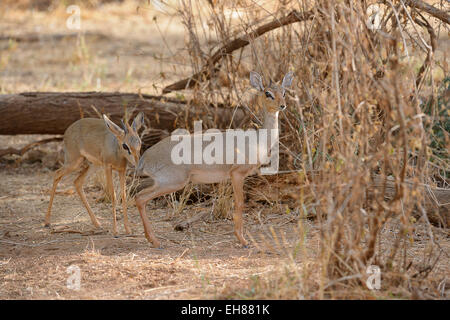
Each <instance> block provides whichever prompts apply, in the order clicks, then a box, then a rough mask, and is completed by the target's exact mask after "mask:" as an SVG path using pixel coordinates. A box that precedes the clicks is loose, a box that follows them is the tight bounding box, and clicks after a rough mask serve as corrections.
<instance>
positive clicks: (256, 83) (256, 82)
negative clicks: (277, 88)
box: [250, 71, 264, 91]
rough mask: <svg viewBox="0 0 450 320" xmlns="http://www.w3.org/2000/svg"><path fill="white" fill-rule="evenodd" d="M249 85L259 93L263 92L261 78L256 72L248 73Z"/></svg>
mask: <svg viewBox="0 0 450 320" xmlns="http://www.w3.org/2000/svg"><path fill="white" fill-rule="evenodd" d="M250 84H251V85H252V86H253V87H254V88H256V89H257V90H259V91H264V85H263V81H262V77H261V76H260V75H259V73H258V72H255V71H250Z"/></svg>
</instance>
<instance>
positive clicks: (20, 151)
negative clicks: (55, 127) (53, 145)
mask: <svg viewBox="0 0 450 320" xmlns="http://www.w3.org/2000/svg"><path fill="white" fill-rule="evenodd" d="M62 139H63V138H62V137H55V138H48V139H43V140H39V141H35V142H32V143H30V144H27V145H26V146H25V147H23V148H21V149H16V148H11V147H10V148H7V149H1V150H0V157H3V156H5V155H8V154H16V155H19V156H23V155H24V154H25V152H27V151H29V150H31V149H32V148H34V147H37V146H39V145H41V144H45V143H49V142H55V141H62Z"/></svg>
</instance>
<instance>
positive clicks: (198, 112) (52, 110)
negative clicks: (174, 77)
mask: <svg viewBox="0 0 450 320" xmlns="http://www.w3.org/2000/svg"><path fill="white" fill-rule="evenodd" d="M190 105H191V104H190V103H189V102H182V101H178V100H175V99H169V98H165V97H158V96H150V95H139V94H131V93H101V92H63V93H57V92H55V93H50V92H30V93H20V94H7V95H0V115H1V116H0V134H3V135H14V134H63V133H64V131H65V130H66V129H67V127H69V126H70V125H71V124H72V123H73V122H75V121H77V120H78V119H80V118H82V117H95V118H98V117H99V114H98V113H97V112H96V111H95V110H97V111H98V112H99V113H105V114H107V115H108V116H109V117H110V118H111V119H112V120H113V121H114V122H116V123H119V122H120V119H121V118H122V117H123V115H124V112H125V109H126V110H127V112H128V113H130V114H131V113H132V116H134V115H135V114H137V113H138V112H139V111H143V112H144V113H145V115H146V116H147V119H148V120H149V121H150V127H151V128H152V129H156V130H165V131H167V132H168V133H170V132H171V131H173V130H175V129H176V128H180V127H186V126H192V121H193V120H196V119H203V120H205V119H208V121H213V122H214V123H215V125H216V126H217V127H218V128H227V127H228V126H229V125H230V122H232V127H240V126H241V124H242V122H243V121H245V120H246V118H247V117H246V115H245V113H244V112H243V111H242V109H240V108H238V109H236V112H234V108H225V107H216V108H201V107H196V108H190ZM93 107H94V108H95V109H94V108H93ZM232 119H233V121H231V120H232Z"/></svg>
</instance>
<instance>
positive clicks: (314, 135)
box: [176, 0, 449, 298]
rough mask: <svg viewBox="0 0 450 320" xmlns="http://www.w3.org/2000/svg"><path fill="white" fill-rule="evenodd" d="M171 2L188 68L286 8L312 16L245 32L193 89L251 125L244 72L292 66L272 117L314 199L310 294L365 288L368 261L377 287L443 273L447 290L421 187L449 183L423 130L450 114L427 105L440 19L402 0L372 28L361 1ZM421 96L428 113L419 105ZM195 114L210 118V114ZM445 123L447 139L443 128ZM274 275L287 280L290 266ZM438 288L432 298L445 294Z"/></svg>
mask: <svg viewBox="0 0 450 320" xmlns="http://www.w3.org/2000/svg"><path fill="white" fill-rule="evenodd" d="M180 3H181V4H180V5H179V7H176V9H177V10H178V11H177V13H178V15H179V17H180V18H181V19H182V20H183V22H184V25H185V27H186V34H187V38H186V39H187V40H186V46H187V48H186V51H187V54H188V61H185V63H188V64H190V65H191V67H192V73H197V72H199V71H201V70H202V68H203V67H204V66H205V64H206V63H207V59H208V57H210V55H211V53H212V52H214V49H216V48H218V47H219V46H221V45H223V44H225V43H228V42H229V41H230V40H231V39H233V38H234V37H235V36H236V35H243V34H244V35H245V34H248V33H249V32H251V31H252V30H254V29H256V27H257V26H259V25H262V24H263V23H265V22H267V21H270V20H272V19H274V18H281V17H283V16H286V15H287V14H288V13H289V12H291V10H294V9H295V10H298V12H304V11H307V10H311V12H312V14H313V18H312V19H309V20H307V21H304V22H301V23H294V24H290V25H287V26H284V27H282V28H277V29H276V30H273V31H271V32H268V33H266V34H264V35H263V36H260V37H258V38H255V39H250V44H249V45H248V46H246V47H245V48H242V49H239V50H236V51H234V52H233V53H232V54H229V55H226V56H225V57H224V58H223V59H222V60H220V62H219V64H217V65H215V66H209V74H208V77H206V78H204V79H203V81H202V82H201V83H200V84H199V85H197V86H196V87H194V89H193V91H192V96H193V98H194V101H195V102H197V103H198V104H200V105H202V106H204V107H205V109H206V108H207V107H209V106H210V105H211V104H212V105H213V106H214V105H219V104H226V105H229V106H233V107H234V106H241V107H243V108H246V109H247V110H248V111H249V112H250V113H251V114H252V116H254V117H253V119H254V122H255V124H253V126H256V127H257V126H259V125H260V124H261V122H260V121H259V120H258V119H257V117H258V116H259V114H258V110H253V109H252V105H251V99H250V96H251V92H250V91H249V84H248V80H247V79H248V70H256V71H258V72H260V73H261V74H263V75H265V77H266V79H269V77H272V80H280V79H281V78H282V76H283V75H284V74H285V73H286V72H287V71H289V70H292V71H293V72H294V73H295V81H294V88H293V89H292V90H291V91H290V92H289V93H288V100H289V103H288V104H289V108H288V110H287V111H285V113H284V114H283V113H282V114H281V115H280V122H281V128H282V129H281V138H280V148H281V151H282V152H283V153H284V154H287V155H288V156H287V157H286V158H285V159H284V158H283V162H282V163H281V166H282V168H281V169H283V170H300V171H302V172H303V173H306V174H304V175H303V176H302V181H301V182H302V186H301V187H302V188H300V186H299V190H300V189H301V190H304V189H303V188H304V187H305V186H306V188H307V189H308V190H309V192H310V196H312V197H313V199H314V203H315V205H314V208H312V209H309V210H314V212H315V213H316V216H317V224H318V227H319V229H320V235H321V236H320V256H319V258H318V263H319V266H320V277H319V279H318V280H317V287H315V290H317V291H316V292H317V295H309V296H310V297H314V296H315V297H318V298H327V297H328V298H329V297H346V296H347V297H355V295H354V294H353V295H350V294H349V293H350V292H365V293H364V294H361V295H359V297H365V296H366V294H367V289H366V287H365V280H366V279H367V277H368V276H369V275H368V274H367V272H366V270H367V267H368V266H369V265H377V266H379V267H380V268H381V271H382V274H383V282H382V290H390V289H391V288H393V287H395V288H401V289H402V290H403V291H402V292H403V293H404V294H402V296H405V295H406V296H408V297H411V296H413V294H412V293H413V292H417V290H420V289H419V288H420V287H421V285H422V284H423V283H425V282H426V281H430V285H431V286H432V287H433V288H435V289H436V288H437V284H438V283H440V284H441V285H442V281H444V287H445V277H444V278H443V277H442V274H438V273H433V270H434V267H435V266H436V264H437V262H438V260H439V259H448V252H445V250H444V249H443V248H442V247H441V246H440V244H439V239H438V238H439V237H438V236H437V235H436V234H435V233H434V232H435V231H434V229H433V228H432V226H431V225H430V224H429V221H428V218H427V215H426V213H425V210H424V208H425V207H426V206H425V204H424V194H423V192H421V191H420V189H419V186H420V185H421V184H425V185H429V186H443V187H445V186H448V182H449V180H448V174H449V159H448V157H440V158H439V157H438V156H436V153H433V145H432V141H433V139H434V137H433V136H431V135H430V131H429V130H426V128H429V127H430V125H431V126H433V124H434V123H435V122H436V121H444V122H446V121H448V118H447V120H446V119H443V118H442V117H448V112H446V113H445V114H444V113H442V114H441V115H440V116H438V113H436V112H435V110H438V107H439V105H438V101H439V99H438V97H437V92H438V87H439V86H440V83H441V81H442V80H443V78H444V77H443V75H445V74H447V72H448V70H447V69H446V63H445V61H440V62H439V63H436V62H435V61H434V59H433V54H431V53H430V50H431V49H432V48H433V50H435V48H434V46H435V38H434V37H436V35H437V34H441V33H443V32H445V31H446V30H447V31H448V29H447V26H445V25H443V24H442V23H440V22H439V20H437V19H434V18H431V17H429V16H427V17H426V18H425V17H424V16H422V14H420V13H419V12H418V11H417V10H414V9H412V8H411V7H409V6H406V5H405V4H404V2H403V1H393V3H391V2H385V3H384V4H379V7H380V8H381V11H382V14H381V24H380V29H379V30H375V31H372V30H370V29H369V28H368V27H367V25H366V22H367V21H368V20H369V17H368V14H367V7H368V6H369V5H370V4H371V2H369V1H352V0H348V1H325V0H317V1H313V2H311V1H289V0H286V1H272V2H271V1H266V2H263V3H262V4H259V2H258V3H257V2H255V1H245V0H241V1H226V2H225V1H220V2H211V3H212V5H208V4H207V3H206V2H205V1H189V0H185V1H181V2H180ZM428 21H429V24H428ZM183 54H184V56H185V52H183ZM426 56H428V58H426ZM444 57H445V56H444ZM444 59H445V58H444ZM416 61H422V62H423V61H424V62H423V66H422V67H423V68H420V69H419V70H417V67H416V65H415V64H414V63H416ZM208 78H210V79H209V80H208ZM425 104H427V105H428V106H429V107H430V108H431V109H432V110H433V111H432V112H428V113H424V106H425ZM447 111H448V110H447ZM259 119H261V118H260V117H259ZM204 123H206V126H214V118H213V117H209V118H207V119H206V118H205V119H204ZM446 130H447V131H446ZM444 132H446V133H444V134H446V136H447V137H448V129H444ZM446 141H447V142H448V138H447V140H446ZM438 147H439V146H436V145H434V148H435V149H436V148H438ZM447 147H448V144H447ZM440 148H442V145H441V147H440ZM444 148H445V147H444ZM376 176H378V177H381V179H382V181H384V183H383V186H382V187H381V188H379V189H373V188H371V186H372V185H373V183H374V179H375V177H376ZM388 177H389V178H390V179H392V180H393V185H394V189H395V194H394V195H393V197H391V198H390V199H386V198H385V196H384V195H385V189H386V186H387V184H388ZM406 180H409V181H411V182H412V184H413V188H412V190H411V189H407V188H406V184H405V181H406ZM303 199H304V197H299V198H298V204H297V205H298V208H299V212H303V208H305V205H304V203H303ZM309 205H310V204H309ZM309 208H311V206H309ZM413 217H417V219H416V218H414V219H413ZM417 220H419V221H417ZM424 225H425V230H426V237H424V238H423V239H422V241H423V242H424V243H423V245H424V246H425V247H426V248H427V249H426V250H424V251H422V252H421V253H420V254H411V250H412V248H413V246H414V234H415V232H416V230H417V228H419V227H420V226H422V227H423V226H424ZM387 228H390V230H391V232H386V229H387ZM447 261H448V260H447ZM294 274H295V273H294ZM430 274H434V276H435V278H434V279H433V280H430V278H432V277H431V276H430ZM281 279H283V280H282V283H290V282H289V281H290V280H289V281H288V280H287V279H290V278H289V276H287V275H285V276H283V277H282V278H281ZM297 279H298V280H299V281H300V278H298V277H297ZM280 281H281V280H280ZM276 283H277V285H278V284H279V282H276ZM263 287H264V286H263ZM265 287H267V288H268V289H267V290H271V289H269V288H272V287H273V286H271V285H268V284H267V283H266V286H265ZM311 288H314V287H313V286H311ZM276 290H279V288H277V289H276ZM287 291H288V292H289V290H287ZM405 292H406V293H405ZM439 292H441V291H439ZM439 292H438V290H437V289H436V290H435V291H434V295H432V296H433V297H439V296H442V294H443V293H442V292H441V293H439ZM357 296H358V295H357ZM416 296H419V297H420V295H416ZM258 297H261V295H259V296H258ZM276 297H277V298H282V297H287V296H276ZM422 297H423V296H422Z"/></svg>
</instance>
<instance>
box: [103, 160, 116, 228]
mask: <svg viewBox="0 0 450 320" xmlns="http://www.w3.org/2000/svg"><path fill="white" fill-rule="evenodd" d="M104 169H105V176H106V189H107V190H108V193H109V195H110V196H111V204H112V212H113V232H114V235H115V236H116V235H117V217H116V193H115V191H114V184H113V180H112V167H111V166H108V165H107V166H105V167H104Z"/></svg>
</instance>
